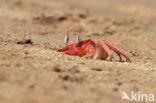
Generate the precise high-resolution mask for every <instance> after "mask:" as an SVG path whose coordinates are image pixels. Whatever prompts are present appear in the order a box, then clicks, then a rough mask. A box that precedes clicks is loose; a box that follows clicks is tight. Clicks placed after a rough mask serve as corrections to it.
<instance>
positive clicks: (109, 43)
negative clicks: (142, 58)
mask: <svg viewBox="0 0 156 103" xmlns="http://www.w3.org/2000/svg"><path fill="white" fill-rule="evenodd" d="M103 42H104V43H105V44H106V45H107V46H108V47H109V48H110V49H112V50H113V51H114V52H115V53H117V54H118V56H119V58H120V61H121V55H122V56H124V57H125V58H126V61H129V62H131V61H130V59H129V57H128V56H127V55H126V54H125V53H124V52H122V51H121V50H119V49H118V48H117V47H115V46H114V45H113V44H112V43H111V42H110V41H109V40H104V41H103Z"/></svg>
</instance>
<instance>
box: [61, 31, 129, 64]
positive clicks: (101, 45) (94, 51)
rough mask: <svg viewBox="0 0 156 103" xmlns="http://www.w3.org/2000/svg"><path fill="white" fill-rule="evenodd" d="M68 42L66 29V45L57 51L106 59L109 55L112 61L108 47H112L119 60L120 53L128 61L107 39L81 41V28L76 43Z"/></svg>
mask: <svg viewBox="0 0 156 103" xmlns="http://www.w3.org/2000/svg"><path fill="white" fill-rule="evenodd" d="M68 42H69V31H67V35H66V36H65V44H66V46H65V47H64V48H62V49H60V50H58V52H63V53H65V54H68V55H72V56H80V57H86V58H91V59H102V60H106V59H107V57H109V59H110V61H112V53H111V51H110V49H112V50H113V51H114V52H115V53H116V54H117V55H118V56H119V59H120V61H122V58H121V55H122V56H123V57H125V58H126V61H128V62H130V59H129V57H128V56H127V55H126V54H125V53H124V52H122V51H121V50H120V49H118V48H117V47H115V46H114V45H113V44H112V43H111V42H110V41H109V40H98V42H97V44H96V43H95V42H94V41H92V40H91V39H87V40H84V41H81V29H80V30H79V33H78V36H77V43H73V44H68Z"/></svg>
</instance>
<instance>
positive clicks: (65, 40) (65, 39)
mask: <svg viewBox="0 0 156 103" xmlns="http://www.w3.org/2000/svg"><path fill="white" fill-rule="evenodd" d="M64 42H65V44H66V45H67V44H68V42H69V31H67V35H66V36H65V38H64Z"/></svg>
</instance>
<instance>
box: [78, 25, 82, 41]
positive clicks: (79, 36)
mask: <svg viewBox="0 0 156 103" xmlns="http://www.w3.org/2000/svg"><path fill="white" fill-rule="evenodd" d="M81 37H82V36H81V28H80V30H79V34H78V36H77V42H78V43H79V42H81Z"/></svg>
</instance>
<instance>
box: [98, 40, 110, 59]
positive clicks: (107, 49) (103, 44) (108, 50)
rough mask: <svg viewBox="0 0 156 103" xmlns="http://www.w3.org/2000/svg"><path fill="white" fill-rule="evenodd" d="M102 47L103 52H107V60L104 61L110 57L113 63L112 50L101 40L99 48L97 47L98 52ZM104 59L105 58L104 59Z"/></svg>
mask: <svg viewBox="0 0 156 103" xmlns="http://www.w3.org/2000/svg"><path fill="white" fill-rule="evenodd" d="M100 47H102V48H103V50H104V51H105V53H106V54H105V58H104V59H106V58H107V56H109V57H110V61H112V53H111V51H110V49H109V47H108V46H107V45H106V44H105V42H103V41H101V40H99V41H98V46H97V50H98V48H100ZM96 52H98V51H96ZM102 58H103V57H102Z"/></svg>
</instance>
